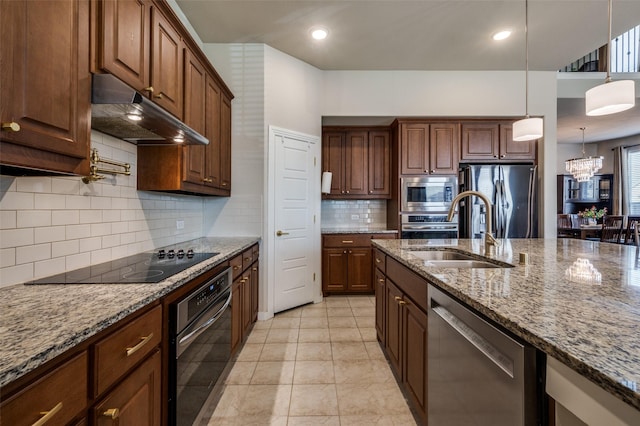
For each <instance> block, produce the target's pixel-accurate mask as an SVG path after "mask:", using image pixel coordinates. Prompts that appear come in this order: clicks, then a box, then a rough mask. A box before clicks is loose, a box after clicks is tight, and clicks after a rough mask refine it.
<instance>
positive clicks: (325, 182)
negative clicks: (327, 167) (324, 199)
mask: <svg viewBox="0 0 640 426" xmlns="http://www.w3.org/2000/svg"><path fill="white" fill-rule="evenodd" d="M332 177H333V173H331V172H322V184H321V185H320V186H321V192H322V193H323V194H330V193H331V178H332Z"/></svg>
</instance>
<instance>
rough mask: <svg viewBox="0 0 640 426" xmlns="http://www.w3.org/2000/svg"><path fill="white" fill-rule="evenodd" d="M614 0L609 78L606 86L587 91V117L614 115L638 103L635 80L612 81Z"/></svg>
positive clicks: (609, 41)
mask: <svg viewBox="0 0 640 426" xmlns="http://www.w3.org/2000/svg"><path fill="white" fill-rule="evenodd" d="M612 3H613V0H609V38H608V39H607V64H606V65H607V78H605V80H604V84H601V85H599V86H596V87H594V88H592V89H589V90H587V92H586V94H585V106H586V113H587V115H591V116H597V115H607V114H614V113H616V112H621V111H625V110H628V109H629V108H633V106H634V105H635V103H636V89H635V83H634V81H633V80H619V81H613V82H612V81H611V72H610V69H611V10H612Z"/></svg>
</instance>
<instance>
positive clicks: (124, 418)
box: [92, 350, 162, 426]
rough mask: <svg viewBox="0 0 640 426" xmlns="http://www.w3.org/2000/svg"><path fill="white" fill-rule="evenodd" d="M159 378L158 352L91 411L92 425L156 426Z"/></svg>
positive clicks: (157, 423) (159, 406)
mask: <svg viewBox="0 0 640 426" xmlns="http://www.w3.org/2000/svg"><path fill="white" fill-rule="evenodd" d="M161 375H162V367H161V359H160V351H159V350H158V351H156V352H155V353H154V354H153V355H152V356H151V357H150V358H148V359H147V360H146V361H145V362H144V363H142V364H141V365H140V366H139V367H138V368H136V369H135V370H134V371H133V372H131V373H130V374H129V375H128V376H127V378H126V379H124V380H123V381H122V382H121V383H120V384H119V385H118V386H117V387H116V388H114V389H113V390H112V391H111V392H109V393H108V394H107V395H106V396H105V397H104V399H102V400H101V402H99V403H98V404H96V406H95V407H94V408H93V410H92V417H93V424H94V425H97V426H117V425H136V426H153V425H158V426H159V425H160V424H161V404H160V402H161V395H160V391H161V387H160V384H161V382H162V378H161Z"/></svg>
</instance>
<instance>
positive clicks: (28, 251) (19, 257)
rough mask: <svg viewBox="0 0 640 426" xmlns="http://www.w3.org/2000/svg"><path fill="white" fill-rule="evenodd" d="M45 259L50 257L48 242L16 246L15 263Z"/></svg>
mask: <svg viewBox="0 0 640 426" xmlns="http://www.w3.org/2000/svg"><path fill="white" fill-rule="evenodd" d="M45 259H51V244H49V243H47V244H36V245H34V246H28V247H18V248H16V264H17V265H21V264H23V263H30V262H36V261H39V260H45Z"/></svg>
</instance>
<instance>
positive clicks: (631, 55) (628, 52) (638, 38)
mask: <svg viewBox="0 0 640 426" xmlns="http://www.w3.org/2000/svg"><path fill="white" fill-rule="evenodd" d="M606 49H607V46H603V47H601V48H600V49H598V50H594V51H593V52H591V53H589V54H587V55H585V56H583V57H582V58H580V59H578V60H577V61H575V62H572V63H571V64H569V65H567V66H566V67H564V68H562V69H560V72H590V71H591V72H592V71H602V72H604V71H606V70H607V69H606V68H604V67H600V68H599V67H598V66H599V59H600V58H601V57H602V58H604V57H606V53H607V51H606ZM639 56H640V25H639V26H636V27H634V28H631V29H630V30H629V31H627V32H626V33H624V34H622V35H620V36H618V37H616V38H614V39H613V40H611V72H640V62H639Z"/></svg>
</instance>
